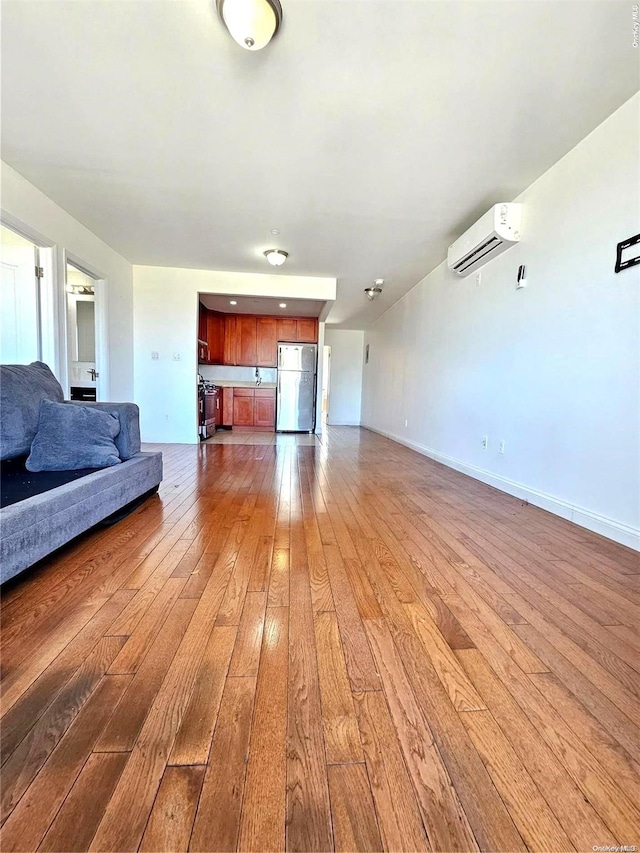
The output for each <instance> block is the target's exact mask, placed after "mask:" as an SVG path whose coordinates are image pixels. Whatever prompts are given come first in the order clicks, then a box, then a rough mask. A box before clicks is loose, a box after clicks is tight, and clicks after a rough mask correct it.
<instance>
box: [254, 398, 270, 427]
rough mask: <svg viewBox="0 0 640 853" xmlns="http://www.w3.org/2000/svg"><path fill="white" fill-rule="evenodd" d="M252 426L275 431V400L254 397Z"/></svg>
mask: <svg viewBox="0 0 640 853" xmlns="http://www.w3.org/2000/svg"><path fill="white" fill-rule="evenodd" d="M253 425H254V426H256V427H265V428H268V429H275V426H276V398H275V397H256V398H255V406H254V416H253Z"/></svg>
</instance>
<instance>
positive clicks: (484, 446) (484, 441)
mask: <svg viewBox="0 0 640 853" xmlns="http://www.w3.org/2000/svg"><path fill="white" fill-rule="evenodd" d="M487 447H489V436H488V435H483V436H482V449H483V450H486V449H487Z"/></svg>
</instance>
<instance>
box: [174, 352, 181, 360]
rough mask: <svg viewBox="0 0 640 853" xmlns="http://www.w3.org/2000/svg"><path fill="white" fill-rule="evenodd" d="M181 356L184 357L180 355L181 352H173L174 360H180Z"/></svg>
mask: <svg viewBox="0 0 640 853" xmlns="http://www.w3.org/2000/svg"><path fill="white" fill-rule="evenodd" d="M181 358H182V356H181V355H180V353H179V352H174V354H173V360H174V361H180V359H181Z"/></svg>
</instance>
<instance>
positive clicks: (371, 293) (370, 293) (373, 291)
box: [364, 278, 384, 302]
mask: <svg viewBox="0 0 640 853" xmlns="http://www.w3.org/2000/svg"><path fill="white" fill-rule="evenodd" d="M383 284H384V279H383V278H377V279H376V280H375V281H374V283H373V287H365V289H364V292H365V293H366V295H367V299H368V300H369V302H373V300H374V299H375V298H376V296H380V294H381V293H382V285H383Z"/></svg>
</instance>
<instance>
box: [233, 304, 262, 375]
mask: <svg viewBox="0 0 640 853" xmlns="http://www.w3.org/2000/svg"><path fill="white" fill-rule="evenodd" d="M256 345H257V319H256V317H249V316H242V315H238V316H237V317H236V364H242V365H245V366H246V367H255V366H256Z"/></svg>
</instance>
